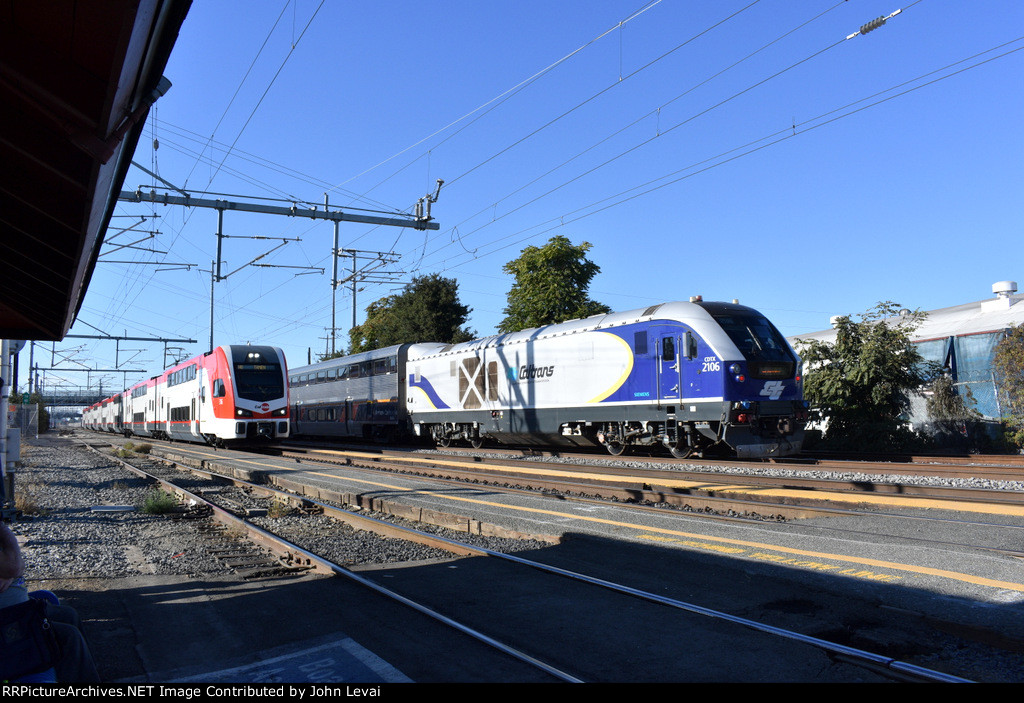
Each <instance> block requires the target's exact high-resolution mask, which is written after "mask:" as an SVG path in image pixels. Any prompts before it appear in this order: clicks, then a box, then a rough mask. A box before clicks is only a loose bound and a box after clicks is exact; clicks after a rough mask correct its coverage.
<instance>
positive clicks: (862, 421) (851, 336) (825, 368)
mask: <svg viewBox="0 0 1024 703" xmlns="http://www.w3.org/2000/svg"><path fill="white" fill-rule="evenodd" d="M859 317H860V321H854V320H853V319H851V318H850V317H849V316H843V317H840V318H839V319H838V320H837V321H836V325H835V327H836V341H835V342H823V341H820V340H810V341H804V342H799V343H798V347H799V351H800V356H801V358H802V359H803V363H804V374H805V377H804V396H805V397H806V398H807V400H808V401H810V403H811V407H812V408H814V409H815V410H816V411H817V413H818V414H819V416H820V417H821V418H822V419H823V420H827V426H826V429H825V440H826V442H827V443H828V444H829V445H831V446H833V447H837V448H849V449H865V450H866V449H875V450H885V449H901V448H905V447H906V446H907V445H908V444H909V443H910V442H911V441H912V440H913V438H914V435H913V433H912V432H911V431H910V430H908V429H906V427H905V423H904V422H903V421H902V420H901V417H902V416H905V415H906V414H907V412H908V410H909V409H910V393H911V392H912V391H915V390H918V389H919V388H920V387H921V386H923V385H924V384H925V383H927V382H928V381H929V380H930V379H931V377H932V376H933V374H934V371H935V369H933V368H932V365H931V364H928V363H927V362H925V361H924V360H923V359H922V358H921V355H920V354H919V353H918V351H917V349H916V348H915V347H914V346H913V345H911V344H910V336H911V334H912V333H913V331H914V329H916V328H917V326H918V325H920V323H921V322H922V321H923V319H924V317H925V313H921V312H919V311H915V312H912V313H910V314H905V315H900V314H899V306H898V305H897V304H895V303H892V302H884V303H879V304H878V305H876V306H875V307H874V308H873V309H871V310H868V311H867V312H865V313H862V314H861V315H860V316H859Z"/></svg>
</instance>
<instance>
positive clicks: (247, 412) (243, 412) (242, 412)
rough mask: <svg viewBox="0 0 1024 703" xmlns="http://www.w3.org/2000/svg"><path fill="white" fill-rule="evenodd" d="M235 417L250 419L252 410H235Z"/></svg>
mask: <svg viewBox="0 0 1024 703" xmlns="http://www.w3.org/2000/svg"><path fill="white" fill-rule="evenodd" d="M235 417H252V410H246V409H245V408H235Z"/></svg>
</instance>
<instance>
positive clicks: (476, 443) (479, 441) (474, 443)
mask: <svg viewBox="0 0 1024 703" xmlns="http://www.w3.org/2000/svg"><path fill="white" fill-rule="evenodd" d="M469 446H471V447H473V449H479V448H480V447H482V446H484V438H483V437H471V438H470V440H469Z"/></svg>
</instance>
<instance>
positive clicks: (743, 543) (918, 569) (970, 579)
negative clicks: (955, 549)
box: [295, 469, 1024, 592]
mask: <svg viewBox="0 0 1024 703" xmlns="http://www.w3.org/2000/svg"><path fill="white" fill-rule="evenodd" d="M295 470H301V469H295ZM304 473H309V474H312V475H314V476H324V477H328V478H333V479H337V478H338V477H337V476H335V475H333V474H328V473H321V472H318V471H306V472H304ZM345 480H346V481H348V480H352V481H355V482H357V483H365V484H368V485H371V486H377V487H378V488H385V489H387V490H392V491H399V492H406V493H416V494H418V495H426V496H431V497H433V498H439V499H445V500H452V501H457V502H462V503H472V504H474V505H486V506H489V507H494V508H501V509H504V510H511V511H517V512H524V513H533V514H537V515H545V516H549V517H557V518H566V519H570V520H581V521H584V522H593V523H598V524H602V525H610V526H612V527H623V528H627V529H631V530H636V531H638V532H640V533H641V534H643V533H655V534H661V535H667V536H669V537H672V538H678V539H685V540H704V541H709V542H712V543H716V544H727V545H734V546H736V547H742V548H743V549H756V550H768V551H772V552H781V553H783V554H792V555H795V556H799V557H803V558H805V559H806V558H812V559H831V560H833V561H843V562H847V563H850V564H859V565H861V566H870V567H873V568H883V569H893V570H896V571H907V572H910V573H917V574H924V575H928V576H939V577H941V578H947V579H952V580H954V581H963V582H965V583H972V584H975V585H978V586H989V587H992V588H1000V589H1008V590H1011V591H1020V592H1024V583H1014V582H1012V581H1000V580H997V579H989V578H984V577H982V576H974V575H972V574H963V573H959V572H956V571H948V570H946V569H934V568H931V567H927V566H916V565H913V564H901V563H899V562H893V561H883V560H880V559H868V558H865V557H854V556H849V555H845V554H829V553H827V552H812V551H809V550H806V549H794V548H792V547H781V546H779V545H775V544H767V543H764V542H751V541H748V540H740V539H732V538H728V537H711V536H708V535H702V534H698V533H695V532H683V531H681V530H672V529H668V528H659V527H649V526H647V525H637V524H634V523H629V522H621V521H618V520H608V519H605V518H598V517H591V516H588V515H573V514H571V513H563V512H558V511H555V510H546V509H542V508H527V507H522V506H515V505H508V504H506V503H499V502H496V501H489V500H482V499H479V498H467V497H465V496H455V495H450V494H447V493H436V492H434V491H423V490H419V489H411V488H404V487H402V486H397V485H393V484H388V483H383V482H379V481H368V480H362V479H351V478H349V477H346V478H345ZM690 546H693V545H690ZM748 556H751V557H752V558H755V559H761V560H767V561H776V562H778V561H780V560H778V559H772V558H770V557H769V556H768V555H759V554H757V553H755V554H751V555H748ZM851 575H856V574H851Z"/></svg>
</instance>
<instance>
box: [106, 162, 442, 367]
mask: <svg viewBox="0 0 1024 703" xmlns="http://www.w3.org/2000/svg"><path fill="white" fill-rule="evenodd" d="M132 164H133V165H134V166H136V167H137V168H139V169H141V170H142V171H144V172H145V173H148V174H150V175H151V176H154V177H157V176H156V174H153V173H152V172H151V171H149V170H147V169H146V168H144V167H143V166H141V165H139V164H137V163H135V162H134V161H133V162H132ZM157 178H159V177H157ZM159 180H160V181H161V182H162V183H164V184H165V186H167V188H168V190H173V191H175V192H177V193H180V195H172V194H171V193H170V192H167V191H166V190H165V191H164V192H163V193H160V194H157V192H156V190H155V189H154V188H151V189H150V191H149V192H148V193H143V192H142V188H141V187H140V188H138V189H136V190H135V191H127V190H122V191H121V193H120V195H119V196H118V200H120V201H122V202H131V203H154V204H157V203H158V204H162V205H181V206H184V207H200V208H210V209H214V210H216V211H217V258H216V260H215V261H214V262H213V264H212V265H211V281H210V348H211V349H213V340H214V337H213V301H214V292H213V287H214V283H216V282H219V281H223V280H224V279H226V278H227V277H228V276H230V275H232V274H233V273H237V271H239V270H241V268H244V266H243V267H240V268H239V269H236V270H235V271H232V272H231V273H229V274H227V275H221V261H222V258H221V254H222V248H223V241H224V239H225V238H228V237H229V235H225V234H224V211H225V210H233V211H236V212H252V213H261V214H267V215H281V216H285V217H304V218H308V219H311V220H330V221H332V222H334V247H333V248H332V252H333V256H332V258H333V259H334V271H333V275H332V277H331V295H332V304H331V349H332V351H334V349H335V343H334V337H335V304H334V302H333V297H334V294H335V291H336V290H337V287H338V285H339V284H340V283H344V282H346V281H348V280H352V325H353V326H355V315H356V300H355V295H356V283H357V279H358V275H357V271H356V257H357V255H358V254H361V253H367V252H356V251H355V250H346V249H339V248H338V246H339V243H338V235H339V232H338V228H339V225H340V223H342V222H359V223H363V224H373V225H386V226H390V227H412V228H414V229H418V230H437V229H440V224H438V223H437V222H434V221H433V217H432V216H431V214H430V208H431V205H432V204H433V203H435V202H437V198H438V195H439V194H440V191H441V185H442V184H443V183H444V181H442V180H440V179H439V180H438V181H437V189H436V190H435V191H434V193H432V194H427V195H425V196H424V197H422V198H420V200H419V201H418V202H417V205H416V211H415V214H414V215H412V216H409V215H405V214H403V213H394V214H386V215H385V214H383V213H380V214H369V212H370V211H364V210H361V211H353V210H349V211H342V210H341V209H340V208H338V209H335V210H331V209H330V207H329V204H328V202H327V196H326V194H325V195H324V206H323V210H319V209H318V208H317V207H316V206H315V205H314V206H312V207H301V208H300V207H299V206H298V204H297V203H294V202H292V203H291V204H290V205H288V206H282V205H271V204H268V203H266V202H245V201H231V200H212V199H208V198H197V197H193V196H192V195H191V194H190V193H188V192H187V191H185V190H183V189H181V188H177V187H175V186H173V185H172V184H170V183H168V182H167V181H164V180H163V179H162V178H161V179H159ZM252 238H253V239H257V238H259V239H269V237H252ZM275 239H282V243H281V244H280V245H278V246H277V247H274V248H273V249H271V250H270V251H267V252H266V253H264V254H263V255H261V256H259V257H257V258H256V259H253V260H252V261H250V262H249V263H248V264H245V266H249V265H250V264H251V265H257V266H267V267H271V266H273V265H271V264H256V263H255V262H256V261H258V260H259V259H262V258H263V257H264V256H267V255H268V254H270V253H271V252H273V251H275V250H276V249H279V248H281V247H282V246H284V245H285V244H287V242H288V241H298V240H287V239H283V238H279V237H277V238H275ZM339 252H343V253H346V254H348V253H352V256H353V262H352V276H351V277H349V278H346V279H344V280H343V281H339V280H338V276H337V257H338V255H339ZM380 256H382V257H383V256H390V257H394V261H397V260H398V255H397V254H394V253H393V252H389V253H388V254H386V255H384V254H380ZM382 261H383V259H382ZM394 261H390V262H388V263H394ZM289 268H302V267H289ZM310 268H312V267H310ZM321 270H322V269H321ZM362 280H369V279H362Z"/></svg>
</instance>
